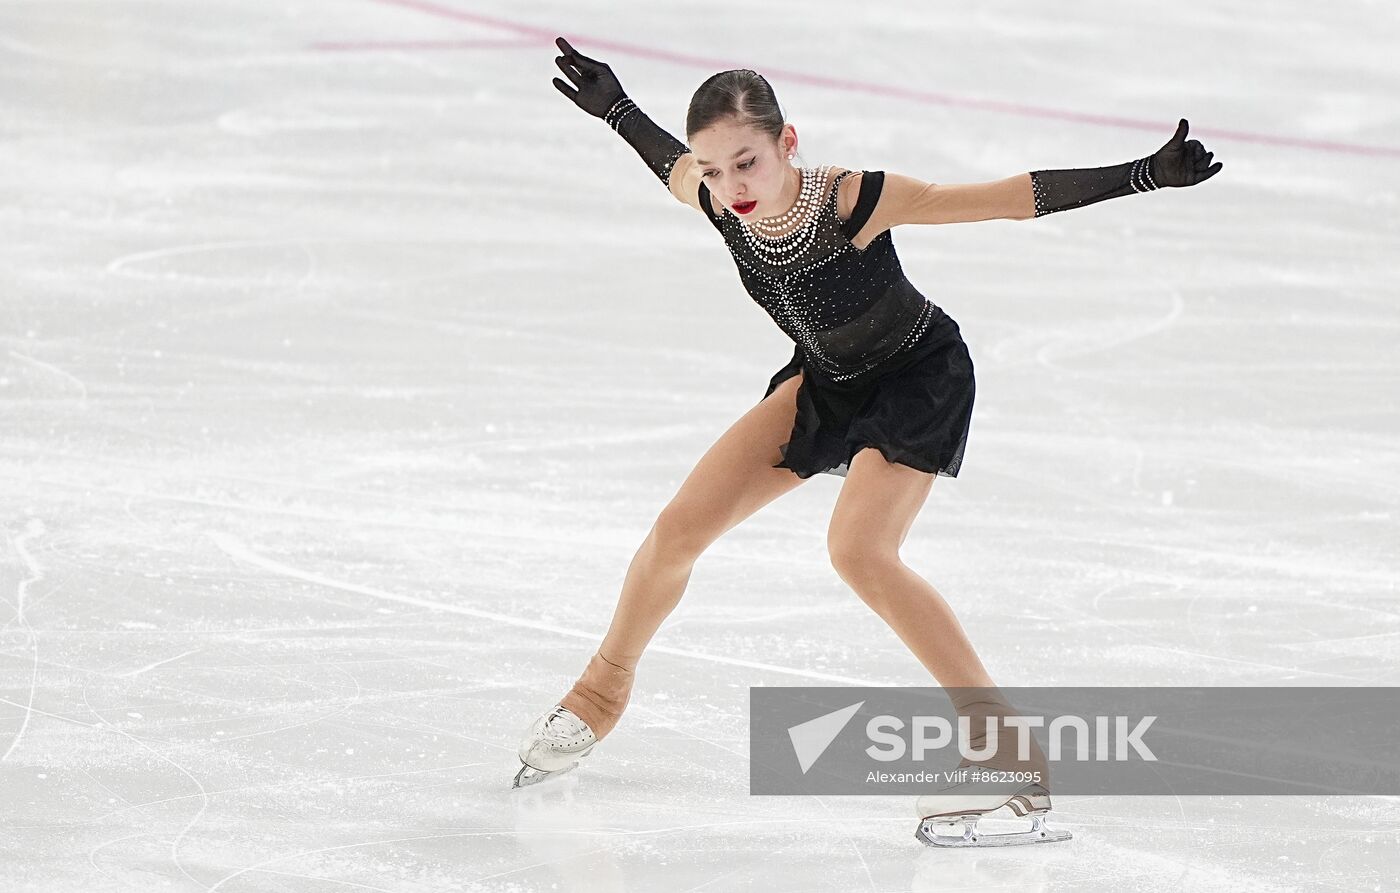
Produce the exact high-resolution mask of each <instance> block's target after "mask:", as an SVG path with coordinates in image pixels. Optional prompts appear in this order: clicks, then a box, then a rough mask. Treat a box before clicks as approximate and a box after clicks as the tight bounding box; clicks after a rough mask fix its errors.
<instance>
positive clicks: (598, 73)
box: [553, 37, 690, 186]
mask: <svg viewBox="0 0 1400 893" xmlns="http://www.w3.org/2000/svg"><path fill="white" fill-rule="evenodd" d="M554 42H555V44H556V45H557V46H558V47H559V49H560V50H561V51H562V52H563V53H564V55H562V56H555V57H554V63H555V64H556V65H558V66H559V69H560V70H561V71H563V72H564V74H565V75H566V76H567V77H568V78H569V81H570V82H571V83H572V84H573V85H574V86H575V87H577V88H578V89H577V90H570V89H569V87H568V86H567V85H565V83H564V82H563V81H561V80H559V79H558V78H555V79H554V81H553V84H554V86H555V87H556V88H557V89H558V90H559V92H560V93H563V94H564V95H565V96H567V97H569V99H571V100H572V101H573V103H574V105H576V106H578V107H579V108H581V109H583V110H584V111H585V112H588V114H590V115H592V116H593V117H595V118H602V119H603V120H604V121H606V122H607V124H608V126H609V127H611V128H612V129H613V130H615V131H617V132H618V134H619V135H621V136H622V138H623V139H625V140H627V142H628V143H629V144H630V145H631V146H632V148H633V149H636V150H637V154H638V155H640V156H642V160H643V161H645V162H646V163H647V167H649V168H651V170H652V173H654V174H656V176H657V177H658V178H659V179H660V180H661V183H662V184H663V185H667V186H669V185H670V181H671V168H672V167H673V166H675V163H676V159H677V158H680V157H681V156H682V155H684V154H686V153H687V152H689V151H690V148H689V147H688V146H686V145H685V144H684V143H682V142H681V141H680V140H678V139H676V138H675V137H674V136H671V134H669V133H667V132H666V131H664V130H662V129H661V128H660V127H658V126H657V125H656V122H655V121H652V120H651V119H650V118H648V117H647V116H646V115H645V114H644V113H643V112H642V110H641V109H640V108H638V107H637V104H636V103H635V102H633V101H632V100H631V99H630V98H629V97H628V96H627V94H626V92H624V91H623V89H622V84H620V83H618V80H617V76H616V75H614V74H613V72H612V69H611V68H609V67H608V66H607V64H606V63H604V62H599V61H598V60H597V59H590V58H588V57H587V56H585V55H583V54H582V53H580V52H578V51H577V50H575V49H574V48H573V47H571V46H569V42H568V41H567V40H565V39H564V38H562V37H559V38H556V39H555V41H554Z"/></svg>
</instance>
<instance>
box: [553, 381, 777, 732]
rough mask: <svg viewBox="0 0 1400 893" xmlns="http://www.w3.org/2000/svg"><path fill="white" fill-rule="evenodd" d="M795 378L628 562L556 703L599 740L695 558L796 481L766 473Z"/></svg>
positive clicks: (689, 486) (759, 410) (711, 453)
mask: <svg viewBox="0 0 1400 893" xmlns="http://www.w3.org/2000/svg"><path fill="white" fill-rule="evenodd" d="M801 377H802V375H801V373H799V374H798V375H796V376H793V377H792V378H789V379H788V380H786V381H784V382H783V383H782V384H780V385H778V387H777V388H775V389H774V390H773V393H771V394H769V395H768V396H767V397H765V398H764V399H763V400H762V401H760V402H759V403H758V405H757V406H755V407H753V408H752V409H750V410H749V411H748V412H746V413H744V415H742V416H740V417H739V419H738V421H736V422H735V423H734V424H733V425H731V426H730V427H729V429H728V430H726V431H725V432H724V434H722V435H721V436H720V438H719V439H718V440H717V441H715V443H714V445H712V446H711V447H710V448H709V450H707V451H706V452H705V454H704V455H703V456H701V457H700V460H699V462H697V463H696V465H695V468H694V469H693V470H692V471H691V472H690V474H689V476H687V477H686V479H685V480H684V481H683V482H682V483H681V486H680V489H679V490H677V492H676V495H675V496H673V497H672V498H671V501H670V502H669V503H668V504H667V505H666V507H665V508H663V509H662V510H661V513H660V515H658V517H657V519H656V522H655V523H654V524H653V525H652V528H651V531H650V532H649V533H648V534H647V536H646V539H644V540H643V541H642V545H641V547H640V548H639V549H638V550H637V553H636V554H635V555H634V556H633V557H632V563H631V564H630V565H629V566H628V568H627V576H626V578H625V579H624V581H623V584H622V594H621V595H620V596H619V597H618V601H617V608H616V609H615V610H614V612H613V618H612V624H611V625H610V626H609V627H608V631H607V634H606V635H605V636H604V637H603V642H602V644H601V645H600V646H599V647H598V652H597V654H595V655H594V656H593V658H592V659H591V660H590V661H589V665H588V668H587V669H586V670H585V671H584V674H583V676H582V677H580V679H579V681H578V682H577V683H575V685H574V688H573V690H571V691H570V692H569V694H568V695H567V696H566V698H565V700H564V701H562V702H561V703H563V704H564V706H565V707H568V708H569V709H570V710H573V711H574V712H575V713H578V714H579V715H580V717H581V718H582V719H583V720H584V721H585V722H587V723H588V724H589V726H590V727H591V728H592V729H593V732H594V735H596V736H597V737H598V739H599V740H601V739H602V738H603V736H604V735H606V734H607V733H608V732H609V731H611V729H612V728H613V726H615V725H616V724H617V720H618V719H619V718H620V716H621V714H622V710H623V708H624V707H625V706H626V702H627V697H628V695H629V694H630V693H631V687H632V673H633V670H635V668H636V666H637V663H638V661H640V660H641V657H642V652H643V651H644V650H646V646H647V643H648V642H650V641H651V638H652V636H654V635H655V634H656V631H657V629H658V628H659V627H660V626H661V623H662V621H664V620H665V619H666V617H667V616H669V615H670V613H671V611H672V610H674V609H675V607H676V605H677V604H679V603H680V599H681V595H682V594H683V593H684V592H685V587H686V584H687V583H688V582H689V580H690V573H691V569H692V568H693V567H694V565H695V561H696V559H697V558H699V557H700V554H701V553H702V552H704V551H705V549H706V548H708V547H709V545H710V544H711V543H713V542H714V541H715V540H717V539H719V538H720V536H721V535H723V534H724V533H725V532H726V531H728V530H730V529H731V528H733V527H734V526H735V525H737V524H738V523H739V522H740V521H743V520H744V519H745V518H747V517H749V516H750V515H752V514H753V513H754V512H756V511H758V510H759V509H760V508H762V507H763V506H765V505H767V504H768V503H770V502H772V501H773V500H774V499H776V498H778V497H779V496H781V495H783V494H784V493H787V492H788V491H790V490H793V489H795V488H796V487H797V486H798V485H799V484H801V483H802V482H803V478H800V477H798V476H797V474H796V473H794V472H793V471H790V470H789V469H786V468H774V467H773V465H774V464H775V463H777V462H778V461H780V460H781V459H782V453H781V452H780V451H779V450H778V447H779V446H780V445H781V444H784V443H786V442H787V441H788V439H789V437H790V436H791V434H792V425H793V419H794V416H795V415H796V413H797V397H796V394H797V388H798V385H799V384H800V380H801ZM590 717H591V718H590ZM595 722H596V723H597V724H596V725H595Z"/></svg>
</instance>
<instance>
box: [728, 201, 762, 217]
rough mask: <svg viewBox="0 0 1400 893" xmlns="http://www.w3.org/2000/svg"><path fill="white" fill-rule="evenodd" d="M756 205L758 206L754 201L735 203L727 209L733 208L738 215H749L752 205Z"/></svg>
mask: <svg viewBox="0 0 1400 893" xmlns="http://www.w3.org/2000/svg"><path fill="white" fill-rule="evenodd" d="M757 204H758V202H756V201H748V202H735V203H734V204H732V205H730V206H729V207H731V208H733V209H734V210H735V211H737V212H739V213H740V214H747V213H749V212H750V211H752V210H753V209H754V205H757Z"/></svg>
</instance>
